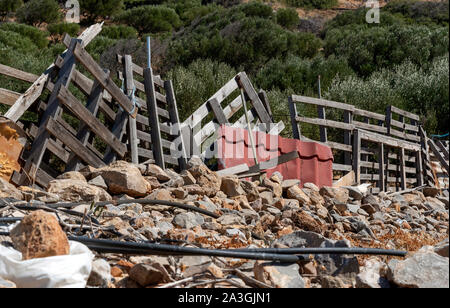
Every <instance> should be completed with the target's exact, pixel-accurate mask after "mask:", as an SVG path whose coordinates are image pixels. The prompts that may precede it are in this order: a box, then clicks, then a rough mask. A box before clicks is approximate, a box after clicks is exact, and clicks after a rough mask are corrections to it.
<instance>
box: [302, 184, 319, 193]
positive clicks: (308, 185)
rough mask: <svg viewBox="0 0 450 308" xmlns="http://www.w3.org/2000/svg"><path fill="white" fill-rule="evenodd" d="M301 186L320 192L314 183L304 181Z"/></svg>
mask: <svg viewBox="0 0 450 308" xmlns="http://www.w3.org/2000/svg"><path fill="white" fill-rule="evenodd" d="M303 187H304V188H307V189H311V190H313V191H317V192H320V189H319V187H317V185H316V184H314V183H305V185H303Z"/></svg>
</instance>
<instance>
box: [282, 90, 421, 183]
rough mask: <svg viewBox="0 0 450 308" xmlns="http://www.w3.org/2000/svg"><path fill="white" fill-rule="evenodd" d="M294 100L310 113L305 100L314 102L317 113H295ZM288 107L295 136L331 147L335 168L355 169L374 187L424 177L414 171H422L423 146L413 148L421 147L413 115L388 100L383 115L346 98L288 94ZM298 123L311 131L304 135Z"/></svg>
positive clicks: (345, 170) (307, 102) (416, 122)
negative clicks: (326, 98)
mask: <svg viewBox="0 0 450 308" xmlns="http://www.w3.org/2000/svg"><path fill="white" fill-rule="evenodd" d="M298 104H302V111H303V110H307V111H308V112H309V114H310V113H311V108H310V109H308V107H307V106H312V107H316V110H315V112H316V114H317V117H312V116H309V117H308V116H305V115H301V114H299V112H298ZM289 108H290V113H291V121H292V127H293V134H294V138H296V139H300V140H304V141H308V140H309V141H319V142H322V143H324V144H326V145H328V146H329V147H331V148H332V149H333V152H334V154H335V163H334V165H333V169H334V171H335V172H336V173H338V174H340V175H342V174H343V173H345V172H350V171H352V170H354V171H355V173H356V174H357V179H358V182H360V181H362V182H374V181H376V182H378V190H383V191H385V190H387V189H396V190H398V189H401V188H402V187H405V186H407V185H422V183H423V182H424V180H423V177H422V176H418V174H417V168H420V170H421V173H420V174H421V175H422V174H423V172H424V169H423V167H422V165H423V159H422V151H421V150H417V149H421V146H420V142H421V137H420V134H419V127H420V126H419V120H420V119H419V117H418V116H417V115H414V114H412V113H409V112H406V111H403V110H401V109H398V108H395V107H393V106H389V107H388V108H387V111H386V114H385V115H382V114H378V113H374V112H370V111H367V110H362V109H359V108H356V107H355V106H353V105H349V104H343V103H339V102H334V101H329V100H324V99H316V98H311V97H304V96H297V95H294V96H291V97H290V98H289ZM308 125H309V127H307V126H308ZM314 127H315V129H316V132H315V133H314ZM307 128H309V130H308V129H307ZM311 128H312V130H311ZM302 129H305V130H306V131H307V133H308V132H309V133H310V134H311V135H312V136H309V137H310V138H308V137H306V136H305V134H304V133H302ZM330 131H331V133H330ZM355 132H360V136H362V137H361V138H360V139H359V140H356V141H357V142H359V145H358V147H357V148H356V149H355V144H354V142H355V136H354V135H355ZM314 136H318V137H316V138H314ZM381 136H383V137H381ZM383 138H384V139H383ZM314 139H315V140H314ZM394 141H395V142H394ZM413 145H414V146H413ZM355 151H357V152H355ZM355 162H357V165H355ZM381 174H383V176H381ZM399 183H400V184H399ZM375 190H376V189H375Z"/></svg>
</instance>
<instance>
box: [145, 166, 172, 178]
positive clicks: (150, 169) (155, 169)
mask: <svg viewBox="0 0 450 308" xmlns="http://www.w3.org/2000/svg"><path fill="white" fill-rule="evenodd" d="M145 175H146V176H153V177H155V178H157V179H158V181H161V182H167V181H170V180H171V178H170V176H168V175H167V173H166V172H165V171H164V170H163V169H161V167H159V166H157V165H152V164H150V165H148V166H147V170H146V171H145Z"/></svg>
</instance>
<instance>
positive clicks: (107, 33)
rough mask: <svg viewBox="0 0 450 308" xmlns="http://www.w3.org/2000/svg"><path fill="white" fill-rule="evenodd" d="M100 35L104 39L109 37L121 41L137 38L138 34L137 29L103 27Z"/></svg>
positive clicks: (121, 26) (122, 26)
mask: <svg viewBox="0 0 450 308" xmlns="http://www.w3.org/2000/svg"><path fill="white" fill-rule="evenodd" d="M100 35H102V36H104V37H108V38H110V39H114V40H119V39H131V38H137V36H138V33H137V31H136V29H135V28H133V27H129V26H124V25H118V26H108V27H103V30H102V32H101V33H100Z"/></svg>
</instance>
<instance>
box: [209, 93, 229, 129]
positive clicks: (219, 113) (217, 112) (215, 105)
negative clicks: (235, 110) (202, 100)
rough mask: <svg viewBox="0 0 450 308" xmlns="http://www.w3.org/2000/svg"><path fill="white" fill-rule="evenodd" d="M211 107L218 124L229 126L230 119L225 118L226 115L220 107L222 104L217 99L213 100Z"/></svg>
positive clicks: (210, 102) (210, 103)
mask: <svg viewBox="0 0 450 308" xmlns="http://www.w3.org/2000/svg"><path fill="white" fill-rule="evenodd" d="M208 103H209V106H210V108H211V110H212V112H213V114H214V117H215V118H216V120H217V122H218V123H219V124H220V125H222V124H228V123H229V122H228V119H227V117H226V116H225V113H224V112H223V110H222V106H220V103H219V102H218V101H217V99H212V100H210V101H209V102H208Z"/></svg>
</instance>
